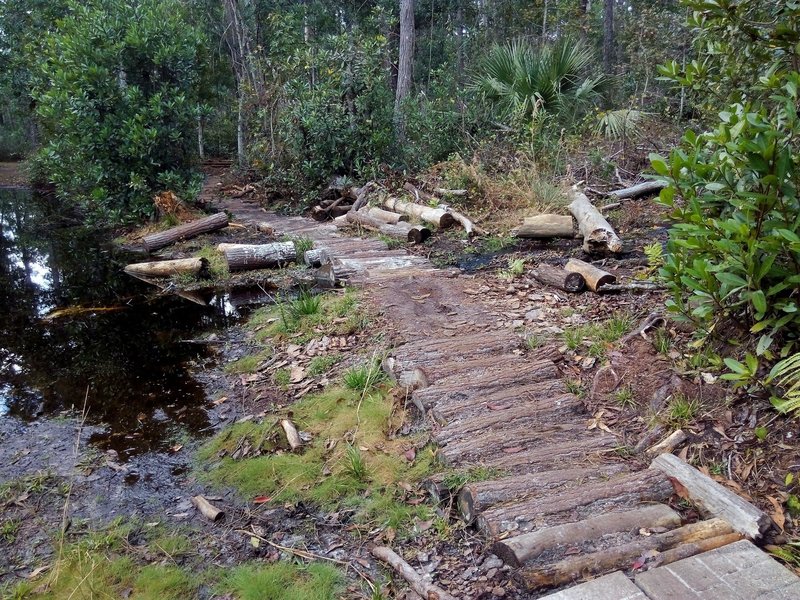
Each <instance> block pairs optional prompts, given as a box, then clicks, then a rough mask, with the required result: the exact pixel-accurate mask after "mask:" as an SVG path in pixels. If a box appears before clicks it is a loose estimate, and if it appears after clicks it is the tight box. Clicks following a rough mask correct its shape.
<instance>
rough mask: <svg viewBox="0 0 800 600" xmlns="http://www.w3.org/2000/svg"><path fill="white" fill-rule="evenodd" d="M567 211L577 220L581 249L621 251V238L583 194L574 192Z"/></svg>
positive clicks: (591, 251)
mask: <svg viewBox="0 0 800 600" xmlns="http://www.w3.org/2000/svg"><path fill="white" fill-rule="evenodd" d="M572 198H573V200H572V203H570V205H569V211H570V212H571V213H572V216H574V217H575V220H576V221H577V222H578V230H579V231H580V233H581V235H583V249H584V251H586V252H588V253H594V252H601V251H606V250H608V251H609V252H613V253H619V252H622V240H620V239H619V237H618V236H617V234H616V232H615V231H614V228H613V227H611V225H610V224H609V222H608V221H606V219H605V217H603V215H601V214H600V211H599V210H597V208H595V207H594V205H593V204H592V203H591V202H590V201H589V198H587V197H586V195H585V194H581V193H580V192H574V193H573V195H572Z"/></svg>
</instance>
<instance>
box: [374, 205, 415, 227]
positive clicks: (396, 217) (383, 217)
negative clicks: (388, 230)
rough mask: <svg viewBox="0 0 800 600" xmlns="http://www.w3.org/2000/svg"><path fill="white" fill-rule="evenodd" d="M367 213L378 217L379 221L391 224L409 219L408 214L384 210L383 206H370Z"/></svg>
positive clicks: (375, 217)
mask: <svg viewBox="0 0 800 600" xmlns="http://www.w3.org/2000/svg"><path fill="white" fill-rule="evenodd" d="M367 215H368V216H370V217H372V218H373V219H378V220H379V221H383V222H384V223H389V224H390V225H395V224H396V223H399V222H400V221H408V215H401V214H399V213H396V212H391V211H388V210H383V209H382V208H378V207H377V206H370V207H369V209H368V210H367Z"/></svg>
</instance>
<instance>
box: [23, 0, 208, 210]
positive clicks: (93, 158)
mask: <svg viewBox="0 0 800 600" xmlns="http://www.w3.org/2000/svg"><path fill="white" fill-rule="evenodd" d="M201 41H202V39H201V36H200V34H199V32H198V31H197V30H195V29H194V28H193V27H191V26H190V25H188V24H187V22H186V12H185V8H184V4H183V3H182V2H179V1H178V0H142V1H141V2H137V3H135V4H129V3H124V2H119V1H116V0H93V1H91V2H75V1H73V2H70V3H69V7H68V12H67V15H66V16H65V17H64V18H63V19H62V20H60V21H58V25H57V28H56V30H55V31H54V32H52V33H50V34H48V35H47V36H46V38H45V41H44V43H43V44H42V49H41V54H40V56H39V59H38V62H37V64H36V69H35V71H34V86H33V97H34V99H35V101H36V114H37V117H38V120H39V123H40V124H41V131H42V134H43V136H44V138H45V144H44V146H43V147H42V149H41V150H40V152H39V154H38V156H37V170H38V172H39V173H41V174H42V175H43V176H44V177H45V178H46V179H47V180H48V181H49V182H51V183H53V184H54V185H55V187H56V190H57V192H58V194H59V195H60V196H61V197H62V198H64V199H69V200H73V201H77V202H80V203H81V204H82V205H84V206H85V207H86V208H87V209H88V210H89V211H90V213H91V214H92V215H94V216H95V217H96V218H99V219H103V220H111V221H121V220H124V219H129V218H141V217H144V216H150V215H151V214H152V211H153V206H152V201H151V197H152V195H153V193H154V192H156V191H158V190H162V189H172V190H174V191H176V192H177V193H178V194H179V195H182V196H183V197H184V198H185V197H188V196H191V195H192V194H193V193H196V191H197V189H196V188H197V185H198V183H199V180H197V179H196V178H194V176H193V174H192V172H191V171H190V169H189V166H190V162H191V157H192V153H193V144H194V137H193V136H194V126H195V109H196V96H197V89H196V86H197V82H198V63H197V61H198V47H199V45H200V44H201Z"/></svg>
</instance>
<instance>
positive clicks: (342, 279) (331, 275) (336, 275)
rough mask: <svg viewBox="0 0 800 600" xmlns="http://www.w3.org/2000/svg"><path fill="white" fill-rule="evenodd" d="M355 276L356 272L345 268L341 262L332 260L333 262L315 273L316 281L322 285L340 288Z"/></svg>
mask: <svg viewBox="0 0 800 600" xmlns="http://www.w3.org/2000/svg"><path fill="white" fill-rule="evenodd" d="M353 275H355V271H354V270H353V269H350V268H348V267H345V266H344V265H343V264H342V263H341V261H339V260H336V259H332V260H331V262H329V263H326V264H324V265H322V266H321V267H320V268H319V269H317V271H316V272H315V273H314V279H315V280H316V282H317V283H319V284H320V285H323V286H326V287H338V286H340V285H344V284H345V283H347V282H348V281H349V280H350V279H351V278H352V277H353Z"/></svg>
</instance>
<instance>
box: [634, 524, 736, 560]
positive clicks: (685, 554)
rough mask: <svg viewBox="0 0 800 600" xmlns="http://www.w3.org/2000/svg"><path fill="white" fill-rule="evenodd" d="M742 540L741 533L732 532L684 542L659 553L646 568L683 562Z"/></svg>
mask: <svg viewBox="0 0 800 600" xmlns="http://www.w3.org/2000/svg"><path fill="white" fill-rule="evenodd" d="M742 539H744V536H743V535H742V534H741V533H738V532H734V533H728V534H723V535H718V536H715V537H712V538H707V539H704V540H697V541H696V542H686V543H683V544H681V545H680V546H676V547H675V548H671V549H670V550H665V551H664V552H661V553H660V554H659V555H658V556H656V557H655V558H654V559H653V562H652V563H648V565H647V566H648V567H649V568H650V569H655V568H656V567H661V566H663V565H668V564H670V563H674V562H676V561H679V560H683V559H684V558H690V557H692V556H695V555H696V554H700V553H702V552H708V551H709V550H716V549H717V548H722V547H723V546H727V545H728V544H733V543H735V542H738V541H741V540H742Z"/></svg>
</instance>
